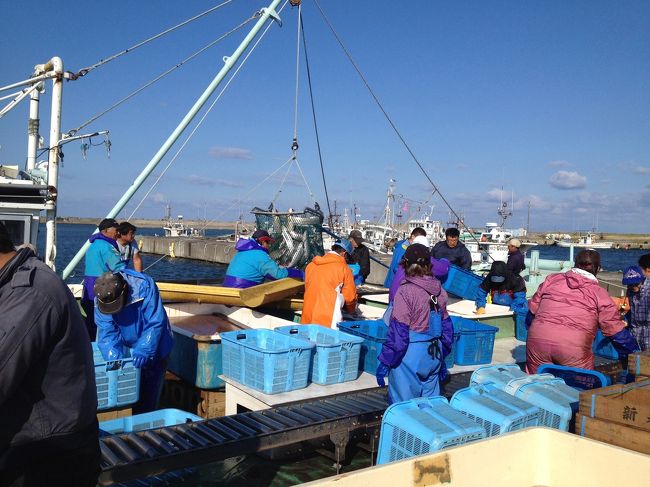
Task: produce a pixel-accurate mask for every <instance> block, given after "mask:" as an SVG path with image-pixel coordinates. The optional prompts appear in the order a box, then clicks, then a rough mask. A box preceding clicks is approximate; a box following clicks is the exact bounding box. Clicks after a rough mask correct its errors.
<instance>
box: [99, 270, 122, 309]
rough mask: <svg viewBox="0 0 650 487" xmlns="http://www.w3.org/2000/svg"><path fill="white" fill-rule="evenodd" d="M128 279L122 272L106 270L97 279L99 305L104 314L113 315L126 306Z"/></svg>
mask: <svg viewBox="0 0 650 487" xmlns="http://www.w3.org/2000/svg"><path fill="white" fill-rule="evenodd" d="M126 287H127V286H126V281H125V280H124V278H123V277H122V275H121V274H113V273H112V272H104V273H103V274H102V275H101V276H99V277H98V278H97V280H96V281H95V287H94V288H93V289H94V291H95V297H96V298H97V307H98V308H99V311H101V312H102V313H104V314H107V315H112V314H115V313H117V312H119V311H120V310H121V309H122V308H123V307H124V301H125V299H126Z"/></svg>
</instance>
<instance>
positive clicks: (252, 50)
mask: <svg viewBox="0 0 650 487" xmlns="http://www.w3.org/2000/svg"><path fill="white" fill-rule="evenodd" d="M288 1H289V0H286V1H285V2H284V3H283V4H282V7H280V9H279V10H278V14H280V13H281V12H282V10H283V9H284V7H285V6H286V5H287V2H288ZM272 25H274V24H273V23H269V24H267V26H266V27H265V29H264V30H263V31H262V33H261V34H260V36H259V37H258V38H257V40H256V41H255V43H254V44H253V46H252V47H251V49H250V50H249V51H248V52H247V53H246V56H244V58H243V59H242V61H241V63H240V64H239V66H237V68H236V69H235V71H234V72H233V74H232V75H231V76H230V78H229V79H228V81H227V82H226V84H225V85H224V87H223V88H222V89H221V91H220V92H219V94H218V95H217V97H216V98H215V99H214V101H213V102H212V103H211V104H210V106H209V107H208V109H207V110H206V112H205V113H204V114H203V116H202V117H201V119H200V120H199V121H198V122H197V124H196V126H195V127H194V128H193V129H192V131H191V132H190V134H189V135H188V136H187V137H186V139H185V140H184V141H183V144H182V145H181V147H179V149H178V151H176V153H175V154H174V156H173V157H172V159H171V160H170V161H169V163H167V165H166V166H165V168H164V169H163V170H162V172H161V173H160V175H159V176H158V178H156V180H155V181H154V183H153V184H152V185H151V187H150V188H149V190H148V191H147V192H146V194H145V195H144V196H143V197H142V199H141V200H140V202H139V203H138V205H137V206H136V207H135V209H134V210H133V211H132V212H131V215H130V216H129V218H128V219H129V220H130V219H132V218H133V215H135V212H136V211H138V209H139V208H140V206H142V203H144V201H145V199H147V197H148V196H149V194H151V192H152V191H153V190H154V188H155V187H156V186H157V185H158V183H159V182H160V181H161V180H162V178H163V176H164V175H165V173H166V172H167V170H168V169H169V168H170V167H171V165H172V164H173V163H174V161H176V159H177V158H178V156H179V155H180V153H181V152H182V151H183V149H184V148H185V146H186V145H187V143H188V142H189V141H190V139H191V138H192V137H193V136H194V134H195V133H196V131H197V130H198V128H199V127H200V126H201V125H202V124H203V121H204V120H205V119H206V117H207V116H208V114H209V113H210V112H211V111H212V109H213V108H214V106H215V105H216V103H217V102H218V101H219V100H220V99H221V97H222V96H223V94H224V92H225V91H226V90H227V89H228V87H229V86H230V83H232V81H233V80H234V79H235V77H236V76H237V74H238V73H239V71H241V69H242V68H243V67H244V65H245V64H246V61H248V59H249V58H250V56H251V55H252V54H253V52H255V49H256V48H257V46H258V45H259V43H260V42H261V41H262V39H264V36H265V35H266V33H267V32H268V31H269V29H270V28H271V26H272ZM285 164H286V163H285ZM212 221H214V220H210V221H208V222H206V223H205V225H204V226H203V228H205V227H206V226H207V225H208V223H211V222H212Z"/></svg>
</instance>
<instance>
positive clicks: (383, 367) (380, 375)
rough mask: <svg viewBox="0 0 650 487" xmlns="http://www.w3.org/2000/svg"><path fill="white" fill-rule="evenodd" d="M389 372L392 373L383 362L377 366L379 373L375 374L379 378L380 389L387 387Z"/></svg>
mask: <svg viewBox="0 0 650 487" xmlns="http://www.w3.org/2000/svg"><path fill="white" fill-rule="evenodd" d="M388 372H390V367H389V366H388V365H386V364H385V363H383V362H379V365H378V366H377V372H375V376H376V377H377V385H378V386H379V387H386V381H385V379H386V376H387V375H388Z"/></svg>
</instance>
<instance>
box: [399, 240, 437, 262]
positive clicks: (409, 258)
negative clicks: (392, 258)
mask: <svg viewBox="0 0 650 487" xmlns="http://www.w3.org/2000/svg"><path fill="white" fill-rule="evenodd" d="M404 260H406V262H407V263H408V265H413V264H419V265H424V264H427V263H429V262H431V253H430V251H429V247H427V246H425V245H422V244H411V245H409V246H408V247H407V249H406V252H404Z"/></svg>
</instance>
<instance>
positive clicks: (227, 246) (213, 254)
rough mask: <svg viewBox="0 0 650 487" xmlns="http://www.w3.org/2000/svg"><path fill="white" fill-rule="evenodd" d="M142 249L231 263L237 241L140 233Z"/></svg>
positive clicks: (150, 251)
mask: <svg viewBox="0 0 650 487" xmlns="http://www.w3.org/2000/svg"><path fill="white" fill-rule="evenodd" d="M137 240H138V245H139V246H140V250H141V251H142V252H144V253H147V254H156V255H169V256H170V257H181V258H184V259H194V260H201V261H204V262H213V263H215V264H229V263H230V261H231V259H232V256H233V255H235V241H234V240H226V239H216V238H210V237H154V236H147V235H138V237H137Z"/></svg>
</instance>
